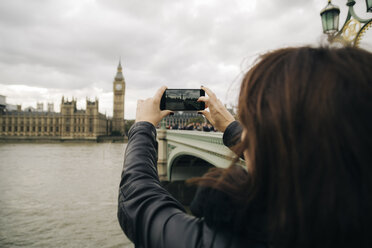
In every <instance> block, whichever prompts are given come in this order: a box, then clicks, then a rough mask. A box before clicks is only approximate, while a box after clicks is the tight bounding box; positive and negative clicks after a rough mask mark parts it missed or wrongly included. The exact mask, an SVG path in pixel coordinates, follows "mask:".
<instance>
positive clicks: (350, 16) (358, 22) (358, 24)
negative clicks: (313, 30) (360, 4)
mask: <svg viewBox="0 0 372 248" xmlns="http://www.w3.org/2000/svg"><path fill="white" fill-rule="evenodd" d="M346 5H347V6H348V7H349V10H348V13H347V17H346V20H345V22H344V25H343V26H342V28H341V30H338V25H339V15H340V8H339V7H337V6H336V5H333V4H332V3H331V0H328V4H327V6H326V7H325V8H324V9H322V11H320V16H321V18H322V26H323V33H325V34H327V35H328V40H329V41H330V42H331V43H334V42H337V43H342V44H343V45H351V46H358V45H359V42H360V39H361V38H362V36H363V34H364V33H365V31H366V30H367V29H368V28H369V27H370V26H372V18H370V19H363V18H360V17H358V16H357V15H356V14H355V11H354V5H355V1H354V0H347V3H346ZM366 6H367V12H372V0H366ZM362 25H363V26H362Z"/></svg>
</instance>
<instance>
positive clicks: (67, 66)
mask: <svg viewBox="0 0 372 248" xmlns="http://www.w3.org/2000/svg"><path fill="white" fill-rule="evenodd" d="M356 2H357V4H356V10H357V13H360V15H361V16H363V17H369V18H370V16H371V15H370V14H369V15H367V14H366V13H365V1H364V0H363V1H362V0H357V1H356ZM333 3H334V4H336V5H338V6H339V7H340V9H341V16H340V20H341V23H340V25H342V23H343V20H344V19H345V16H346V12H347V8H346V6H345V3H346V0H334V1H333ZM326 4H327V0H280V1H279V0H257V1H255V0H235V1H234V0H220V1H217V0H214V1H212V0H184V1H177V0H156V1H155V0H142V1H139V0H63V1H62V0H11V1H4V0H0V95H5V96H7V102H8V103H10V104H22V108H25V107H28V106H33V107H36V102H44V108H46V107H45V105H46V103H47V102H54V105H55V111H57V112H59V111H60V110H59V108H60V102H61V97H62V96H63V95H64V96H65V98H66V97H67V98H68V99H71V98H72V97H75V98H77V100H78V108H84V109H85V99H86V97H88V98H90V99H94V98H95V97H98V98H99V100H100V107H99V109H100V112H101V113H106V114H107V115H110V116H112V105H113V104H112V102H113V100H112V96H113V94H112V83H113V80H114V77H115V74H116V70H117V65H118V62H119V58H120V57H121V61H122V66H123V74H124V77H125V81H126V100H125V118H126V119H134V118H135V106H136V101H137V100H138V99H141V98H147V97H150V96H152V95H153V94H154V92H155V91H156V89H157V88H159V87H160V86H161V85H167V86H168V87H169V88H199V87H200V85H205V86H208V87H209V88H211V89H212V90H213V91H215V92H216V94H217V96H218V97H219V98H220V99H221V100H222V101H223V102H224V103H226V104H228V105H234V104H235V103H236V92H237V89H238V88H239V84H240V78H241V75H242V73H244V72H245V71H246V70H247V69H248V68H249V66H250V65H251V63H252V61H253V60H254V59H255V58H256V57H257V56H258V55H259V54H261V53H264V52H266V51H268V50H271V49H275V48H279V47H283V46H293V45H295V46H298V45H306V44H310V45H317V44H320V43H322V42H324V40H325V39H324V36H323V35H322V28H321V21H320V16H319V12H320V10H321V9H322V8H323V7H325V5H326ZM368 32H369V33H372V31H371V30H369V31H368ZM368 32H367V33H368ZM369 33H368V34H367V37H365V39H364V42H365V43H366V44H367V45H368V44H371V43H370V42H371V40H372V39H370V37H372V35H369Z"/></svg>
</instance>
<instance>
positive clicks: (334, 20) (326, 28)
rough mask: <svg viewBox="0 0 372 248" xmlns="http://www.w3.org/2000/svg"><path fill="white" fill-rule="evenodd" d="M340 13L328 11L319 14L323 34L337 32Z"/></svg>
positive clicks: (332, 10) (333, 10)
mask: <svg viewBox="0 0 372 248" xmlns="http://www.w3.org/2000/svg"><path fill="white" fill-rule="evenodd" d="M339 14H340V11H339V10H336V9H329V10H326V11H324V12H323V13H322V14H321V18H322V25H323V32H324V33H325V34H332V33H335V32H337V31H338V23H339Z"/></svg>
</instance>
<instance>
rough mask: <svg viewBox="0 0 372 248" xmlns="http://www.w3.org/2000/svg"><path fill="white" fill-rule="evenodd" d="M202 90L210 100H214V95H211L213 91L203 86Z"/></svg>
mask: <svg viewBox="0 0 372 248" xmlns="http://www.w3.org/2000/svg"><path fill="white" fill-rule="evenodd" d="M201 88H202V90H204V91H205V92H206V93H207V95H208V96H209V97H211V98H216V95H215V94H214V93H213V91H211V90H210V89H209V88H207V87H205V86H202V87H201Z"/></svg>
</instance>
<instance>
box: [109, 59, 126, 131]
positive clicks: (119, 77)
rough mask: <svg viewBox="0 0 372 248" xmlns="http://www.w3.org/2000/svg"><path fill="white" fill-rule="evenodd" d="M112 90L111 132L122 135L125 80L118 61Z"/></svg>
mask: <svg viewBox="0 0 372 248" xmlns="http://www.w3.org/2000/svg"><path fill="white" fill-rule="evenodd" d="M113 84H114V85H113V90H114V113H113V118H112V132H113V133H115V134H119V133H120V134H121V135H123V134H124V97H125V80H124V76H123V72H122V67H121V62H120V61H119V65H118V71H117V73H116V76H115V80H114V83H113Z"/></svg>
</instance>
